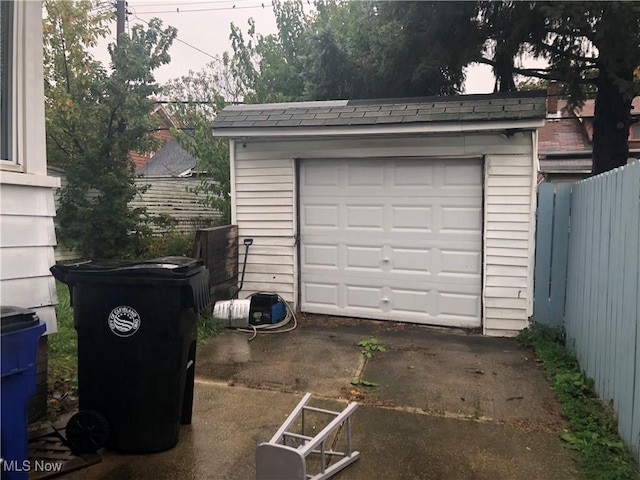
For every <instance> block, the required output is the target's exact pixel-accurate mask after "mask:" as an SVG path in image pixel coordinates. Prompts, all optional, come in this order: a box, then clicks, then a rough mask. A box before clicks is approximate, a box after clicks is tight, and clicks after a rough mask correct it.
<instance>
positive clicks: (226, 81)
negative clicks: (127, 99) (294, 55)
mask: <svg viewBox="0 0 640 480" xmlns="http://www.w3.org/2000/svg"><path fill="white" fill-rule="evenodd" d="M162 94H163V96H165V97H166V98H168V99H169V100H170V101H171V100H176V101H175V102H172V103H169V105H168V109H169V111H170V112H171V114H172V115H173V116H174V117H175V118H176V120H177V121H178V124H179V127H176V128H173V129H172V131H171V133H172V135H173V136H174V137H175V138H176V140H177V141H178V143H179V144H180V145H181V146H182V148H184V149H185V150H186V151H187V152H189V154H190V155H191V156H192V157H193V158H195V159H196V161H197V169H198V170H199V171H201V172H205V173H206V176H205V177H204V179H203V180H202V181H201V182H200V184H199V185H198V186H196V187H191V188H190V189H189V191H190V192H193V193H196V194H198V195H200V194H201V195H202V199H201V200H200V202H201V203H202V204H203V205H207V206H209V207H211V208H213V209H214V210H217V211H218V212H220V213H221V214H222V222H223V224H229V223H231V201H230V189H231V180H230V172H229V140H228V139H226V138H220V137H214V136H213V130H212V129H211V124H212V122H213V120H214V118H215V116H216V114H217V113H218V112H219V111H220V110H221V109H222V108H224V106H225V104H226V102H227V101H238V99H239V97H240V94H241V87H240V85H239V83H238V81H237V80H236V79H235V78H234V77H233V76H232V73H231V64H230V59H229V57H228V55H227V54H226V53H225V54H224V55H223V56H222V57H219V58H217V59H216V60H214V61H213V62H210V63H209V64H208V65H207V66H206V67H205V68H204V69H203V70H201V71H199V72H193V71H190V72H189V74H188V75H185V76H182V77H180V78H176V79H173V80H171V81H170V82H169V83H167V84H166V85H165V86H163V89H162ZM185 101H186V103H184V102H185Z"/></svg>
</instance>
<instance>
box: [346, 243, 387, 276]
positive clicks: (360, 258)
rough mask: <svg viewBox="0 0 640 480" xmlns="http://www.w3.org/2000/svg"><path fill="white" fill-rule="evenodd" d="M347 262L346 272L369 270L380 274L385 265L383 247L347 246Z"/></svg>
mask: <svg viewBox="0 0 640 480" xmlns="http://www.w3.org/2000/svg"><path fill="white" fill-rule="evenodd" d="M345 251H346V257H347V258H346V262H345V268H344V270H346V271H348V270H360V271H362V270H367V271H369V272H370V271H373V272H376V273H377V272H380V270H381V266H382V264H383V252H382V247H378V246H371V247H364V246H346V247H345Z"/></svg>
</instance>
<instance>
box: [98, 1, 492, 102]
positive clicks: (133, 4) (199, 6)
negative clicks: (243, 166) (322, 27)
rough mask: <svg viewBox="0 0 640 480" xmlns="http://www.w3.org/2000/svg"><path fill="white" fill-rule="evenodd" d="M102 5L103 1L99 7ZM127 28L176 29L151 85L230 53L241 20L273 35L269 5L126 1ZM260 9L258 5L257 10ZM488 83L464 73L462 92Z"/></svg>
mask: <svg viewBox="0 0 640 480" xmlns="http://www.w3.org/2000/svg"><path fill="white" fill-rule="evenodd" d="M105 3H106V2H105ZM127 5H128V11H129V13H130V14H129V16H128V22H129V26H131V25H134V24H137V23H144V22H145V21H147V22H148V21H149V20H151V19H152V18H153V17H157V18H159V19H161V20H162V21H163V23H164V24H165V25H172V26H174V27H176V28H177V29H178V36H177V39H176V40H175V41H174V42H173V45H172V46H171V49H170V51H169V53H170V55H171V63H170V64H168V65H165V66H163V67H161V68H160V69H159V70H158V71H157V72H156V80H157V81H158V82H159V83H161V84H162V83H166V82H167V80H170V79H172V78H176V77H179V76H182V75H186V74H187V73H188V72H189V70H193V71H198V70H201V69H202V68H204V66H205V65H206V64H207V63H208V62H209V61H211V60H212V57H215V56H216V55H222V53H223V52H224V51H229V52H231V42H230V40H229V34H230V32H231V28H230V26H231V23H234V24H235V25H237V26H240V27H241V28H242V30H243V31H244V32H246V31H247V21H248V19H249V18H253V19H254V20H255V22H256V30H257V32H258V33H261V34H263V35H268V34H270V33H275V32H276V31H277V28H276V22H275V16H274V14H273V9H272V7H271V2H270V0H208V1H205V0H128V2H127ZM263 5H264V6H263ZM115 28H116V26H115V22H114V25H113V29H112V30H113V34H112V36H111V38H108V39H106V40H105V41H104V42H101V44H100V45H98V47H97V48H96V49H94V54H95V56H96V57H97V58H98V59H100V60H102V61H103V62H104V63H108V61H109V55H108V53H107V44H108V43H109V42H113V41H115ZM493 85H494V78H493V75H492V74H491V68H490V67H489V66H488V65H475V66H471V67H469V68H468V69H467V81H466V83H465V93H468V94H472V93H491V92H492V91H493Z"/></svg>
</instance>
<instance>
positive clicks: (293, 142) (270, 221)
mask: <svg viewBox="0 0 640 480" xmlns="http://www.w3.org/2000/svg"><path fill="white" fill-rule="evenodd" d="M232 147H233V149H234V151H233V155H234V158H233V162H232V164H233V172H232V178H235V189H234V190H233V191H232V195H233V202H234V204H235V217H234V219H235V223H237V225H238V231H239V236H240V239H239V244H240V245H242V242H243V240H244V238H249V237H250V238H253V239H254V244H253V246H252V247H251V248H250V250H249V257H248V259H247V273H246V276H245V284H244V294H245V295H247V294H250V293H252V292H255V291H258V290H271V291H276V292H278V293H280V294H282V295H283V296H284V297H285V298H286V299H287V300H289V301H296V302H297V300H298V299H297V298H296V295H294V292H296V291H297V286H296V282H297V275H298V272H297V265H296V260H295V254H296V245H295V241H294V237H295V232H296V227H297V221H296V217H295V202H294V199H295V196H296V189H295V161H294V159H305V158H308V159H311V158H316V159H322V158H373V157H391V158H398V157H439V158H446V157H474V156H475V157H477V156H482V157H484V158H485V193H484V209H485V225H484V235H483V242H484V245H485V251H484V287H483V295H484V299H483V313H484V315H483V324H484V331H485V333H486V334H489V335H513V334H514V333H515V332H516V331H517V330H520V329H522V328H524V327H526V325H527V322H528V304H529V302H530V299H531V297H532V292H531V285H532V282H531V279H532V275H533V271H532V269H531V266H530V265H531V264H530V252H531V249H532V237H531V228H533V226H532V224H531V217H532V214H533V213H534V209H535V203H532V198H534V197H532V184H533V183H532V177H533V175H534V173H535V172H534V168H533V167H534V165H533V153H534V152H533V146H532V135H531V134H530V133H517V134H516V135H514V136H511V137H507V136H505V135H501V134H500V133H477V134H465V135H459V134H446V135H437V136H436V135H432V136H426V135H425V136H411V137H376V138H348V139H344V138H340V139H322V138H320V139H317V138H314V139H308V138H307V139H300V138H296V139H268V140H242V141H238V140H236V141H234V142H232ZM243 260H244V249H243V248H242V247H241V248H240V253H239V262H240V268H241V267H242V262H243ZM272 266H273V267H274V268H272ZM294 287H295V288H294Z"/></svg>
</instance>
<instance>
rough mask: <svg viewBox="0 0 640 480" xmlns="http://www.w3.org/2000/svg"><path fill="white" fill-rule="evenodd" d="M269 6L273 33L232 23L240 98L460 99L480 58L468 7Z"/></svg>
mask: <svg viewBox="0 0 640 480" xmlns="http://www.w3.org/2000/svg"><path fill="white" fill-rule="evenodd" d="M316 7H317V12H314V13H311V14H306V13H305V12H304V10H303V8H302V2H301V1H300V0H296V1H292V2H285V3H282V2H279V1H275V2H274V12H275V14H276V23H277V25H278V33H277V34H275V35H268V36H266V37H264V36H260V35H257V34H256V33H255V23H254V22H253V20H250V21H249V29H248V31H247V38H246V39H245V37H244V35H243V33H242V31H241V30H240V29H239V28H238V27H236V26H234V25H232V33H231V38H232V45H233V49H234V52H235V55H234V73H235V74H236V76H237V78H239V79H240V80H241V82H242V84H243V86H244V93H245V100H246V101H249V102H253V101H259V102H264V101H292V100H303V99H307V100H327V99H336V98H379V97H406V96H424V95H446V94H453V93H459V92H460V91H461V89H462V86H463V83H464V67H465V66H466V65H467V64H468V63H469V62H471V61H472V60H473V59H475V58H477V57H478V56H479V53H480V51H481V50H482V39H481V38H480V37H479V36H478V35H477V28H476V23H477V18H476V17H477V7H476V5H475V4H474V3H469V2H459V3H457V2H454V3H448V2H330V1H319V2H317V3H316Z"/></svg>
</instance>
